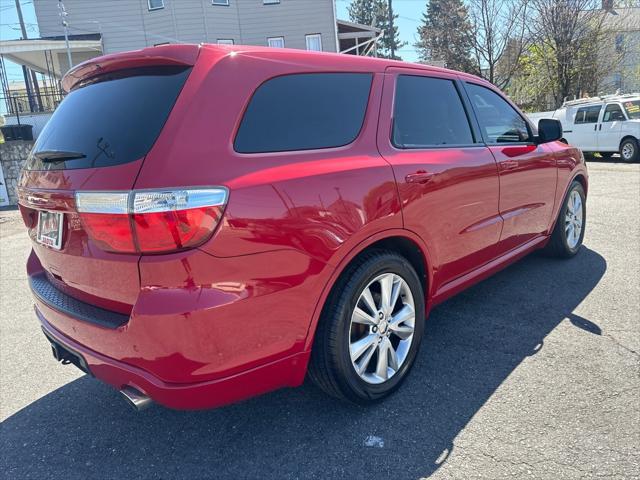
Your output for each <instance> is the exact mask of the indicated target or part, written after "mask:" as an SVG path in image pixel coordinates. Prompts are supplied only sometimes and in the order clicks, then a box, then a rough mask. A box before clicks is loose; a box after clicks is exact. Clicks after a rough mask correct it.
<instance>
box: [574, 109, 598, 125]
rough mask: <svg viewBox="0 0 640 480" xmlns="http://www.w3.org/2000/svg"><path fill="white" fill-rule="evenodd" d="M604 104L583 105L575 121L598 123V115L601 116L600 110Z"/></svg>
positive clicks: (578, 122)
mask: <svg viewBox="0 0 640 480" xmlns="http://www.w3.org/2000/svg"><path fill="white" fill-rule="evenodd" d="M601 109H602V105H596V106H592V107H582V108H579V109H578V111H577V112H576V119H575V121H574V123H577V124H581V123H597V122H598V116H600V110H601Z"/></svg>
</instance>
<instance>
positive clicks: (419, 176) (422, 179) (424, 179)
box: [404, 170, 434, 184]
mask: <svg viewBox="0 0 640 480" xmlns="http://www.w3.org/2000/svg"><path fill="white" fill-rule="evenodd" d="M433 175H434V174H433V173H429V172H426V171H424V170H418V171H417V172H416V173H410V174H408V175H407V176H406V177H404V179H405V180H406V182H407V183H422V184H424V183H428V182H429V181H431V179H432V178H433Z"/></svg>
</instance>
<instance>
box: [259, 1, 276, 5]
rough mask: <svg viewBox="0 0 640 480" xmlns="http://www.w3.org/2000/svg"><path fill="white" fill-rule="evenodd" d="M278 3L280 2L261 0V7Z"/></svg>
mask: <svg viewBox="0 0 640 480" xmlns="http://www.w3.org/2000/svg"><path fill="white" fill-rule="evenodd" d="M278 3H280V0H262V4H263V5H276V4H278Z"/></svg>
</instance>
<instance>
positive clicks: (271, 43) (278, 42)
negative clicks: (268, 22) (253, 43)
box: [267, 37, 284, 48]
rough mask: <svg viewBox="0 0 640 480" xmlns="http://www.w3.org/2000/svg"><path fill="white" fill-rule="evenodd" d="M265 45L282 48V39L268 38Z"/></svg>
mask: <svg viewBox="0 0 640 480" xmlns="http://www.w3.org/2000/svg"><path fill="white" fill-rule="evenodd" d="M267 45H269V46H270V47H274V48H284V37H269V38H267Z"/></svg>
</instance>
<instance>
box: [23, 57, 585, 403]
mask: <svg viewBox="0 0 640 480" xmlns="http://www.w3.org/2000/svg"><path fill="white" fill-rule="evenodd" d="M63 85H64V87H65V89H66V90H67V91H68V92H69V94H68V95H67V96H66V98H65V100H64V101H63V102H62V104H61V105H60V106H59V107H58V109H57V110H56V112H55V114H54V115H53V117H52V118H51V120H50V121H49V123H48V125H47V126H46V128H45V129H44V130H43V132H42V133H41V135H40V137H39V138H38V141H37V143H36V145H35V146H34V148H33V151H32V153H31V155H30V156H29V158H28V160H27V163H26V166H25V169H24V172H23V175H22V178H21V181H20V186H19V196H20V209H21V211H22V215H23V217H24V221H25V223H26V225H27V227H28V228H29V234H30V236H31V239H32V241H33V251H32V253H31V256H30V257H29V260H28V265H27V269H28V274H29V281H30V286H31V289H32V291H33V294H34V296H35V302H36V309H35V310H36V314H37V316H38V318H39V320H40V322H41V324H42V329H43V330H44V333H45V335H46V336H47V338H48V339H49V340H50V342H51V345H52V348H53V352H54V355H55V357H56V358H57V359H58V360H61V361H62V362H63V363H73V364H75V365H77V366H78V367H80V368H81V369H83V370H84V371H86V372H87V373H90V374H91V375H94V376H95V377H97V378H99V379H101V380H103V381H105V382H107V383H109V384H111V385H112V386H113V387H115V388H116V389H118V390H121V391H122V392H123V393H124V394H125V396H126V397H127V398H128V399H129V400H130V401H131V402H132V403H134V404H135V405H136V406H138V407H142V406H144V405H146V404H148V403H149V402H150V401H151V399H152V400H154V401H156V402H158V403H160V404H162V405H165V406H168V407H173V408H180V409H190V408H206V407H214V406H218V405H223V404H226V403H230V402H234V401H237V400H240V399H243V398H247V397H250V396H253V395H257V394H260V393H263V392H267V391H270V390H274V389H276V388H280V387H285V386H297V385H300V384H301V383H302V381H303V379H304V377H305V375H306V374H307V373H308V374H309V376H310V377H311V378H312V379H313V380H314V381H315V382H316V383H317V384H318V385H319V386H320V387H321V388H322V389H323V390H325V391H326V392H328V393H329V394H331V395H335V396H337V397H341V398H346V399H349V400H351V401H355V402H360V403H366V402H370V401H374V400H377V399H380V398H382V397H384V396H385V395H387V394H389V393H390V392H392V391H393V390H394V389H396V388H397V387H398V386H399V384H400V383H401V382H402V380H403V379H404V378H405V377H406V375H407V373H408V371H409V369H410V368H411V366H412V364H413V363H414V359H415V358H416V354H417V352H418V348H419V346H420V341H421V338H422V334H423V331H424V328H425V319H426V317H427V315H428V312H429V310H430V309H431V308H432V307H433V306H434V305H436V304H438V303H440V302H442V301H443V300H445V299H447V298H448V297H450V296H452V295H454V294H455V293H457V292H459V291H461V290H462V289H464V288H466V287H468V286H470V285H472V284H474V283H476V282H478V281H479V280H482V279H483V278H486V277H487V276H488V275H490V274H492V273H494V272H496V271H497V270H499V269H501V268H503V267H504V266H506V265H508V264H509V263H511V262H513V261H515V260H517V259H518V258H520V257H522V256H523V255H526V254H527V253H529V252H531V251H533V250H536V249H538V248H542V247H545V248H546V249H547V251H548V252H550V253H552V254H554V255H557V256H560V257H571V256H573V255H575V254H576V253H577V252H578V250H579V249H580V246H581V243H582V238H583V235H584V229H585V195H586V191H587V172H586V168H585V164H584V160H583V158H582V155H581V153H580V152H579V151H578V150H577V149H575V148H572V147H569V146H567V145H564V144H563V143H560V142H558V141H556V140H557V139H559V138H560V137H561V135H562V132H561V127H560V124H559V123H558V122H557V121H555V120H543V121H541V123H540V125H539V126H538V128H535V127H534V126H532V125H531V124H529V122H528V121H527V119H526V117H525V116H524V115H523V114H522V113H521V112H520V111H519V110H518V109H517V108H516V107H515V106H514V105H513V104H512V103H511V102H510V101H509V100H508V99H507V98H505V96H504V95H503V94H501V93H500V92H499V91H498V90H497V89H496V88H495V87H493V86H492V85H490V84H489V83H487V82H485V81H484V80H481V79H479V78H477V77H474V76H471V75H467V74H463V73H459V72H454V71H450V70H445V69H440V68H434V67H429V66H424V65H416V64H407V63H401V62H395V61H388V60H380V59H372V58H363V57H356V56H349V55H337V54H326V53H311V52H304V51H297V50H286V49H269V48H260V47H241V46H236V47H226V46H213V45H202V46H196V45H172V46H160V47H154V48H148V49H144V50H140V51H135V52H128V53H122V54H115V55H107V56H103V57H100V58H96V59H93V60H90V61H88V62H85V63H83V64H81V65H79V66H77V67H75V68H74V69H72V70H71V71H70V72H69V73H67V75H66V76H65V78H64V80H63Z"/></svg>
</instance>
